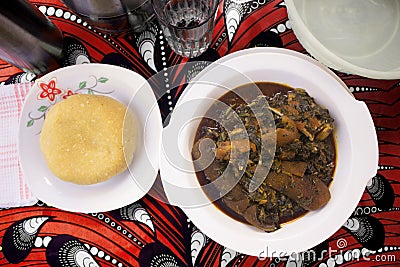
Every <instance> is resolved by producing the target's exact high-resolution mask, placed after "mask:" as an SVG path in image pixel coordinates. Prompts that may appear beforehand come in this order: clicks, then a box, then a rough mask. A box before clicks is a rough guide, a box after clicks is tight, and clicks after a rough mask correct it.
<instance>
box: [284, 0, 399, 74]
mask: <svg viewBox="0 0 400 267" xmlns="http://www.w3.org/2000/svg"><path fill="white" fill-rule="evenodd" d="M285 5H286V8H287V13H288V18H289V21H291V22H292V23H291V26H292V28H293V32H294V34H295V35H296V37H297V39H298V40H299V42H300V44H301V45H302V46H303V47H304V48H305V49H306V50H307V51H308V52H309V53H310V54H311V55H312V56H314V57H315V58H317V59H318V60H319V61H320V62H322V63H323V64H325V65H327V66H328V67H331V68H333V69H335V70H338V71H341V72H345V73H351V74H355V75H360V76H364V77H368V78H373V79H385V80H395V79H400V69H397V70H391V71H377V70H371V69H368V68H364V67H360V66H357V65H354V64H352V63H350V62H349V61H347V60H345V59H343V58H341V57H339V56H337V55H335V54H334V53H333V52H332V51H330V50H329V49H327V48H326V47H325V46H324V45H323V44H322V43H321V42H320V41H319V40H318V39H317V38H316V37H315V36H314V35H313V34H312V33H311V31H310V30H309V29H308V28H307V26H306V25H305V23H304V21H303V18H302V17H301V16H300V14H299V12H298V11H297V9H296V7H295V4H294V0H285ZM302 36H306V37H307V38H308V39H310V41H307V40H305V38H302ZM311 43H313V44H315V45H314V46H313V45H311ZM340 66H342V67H340Z"/></svg>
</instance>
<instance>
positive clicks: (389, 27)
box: [285, 0, 400, 79]
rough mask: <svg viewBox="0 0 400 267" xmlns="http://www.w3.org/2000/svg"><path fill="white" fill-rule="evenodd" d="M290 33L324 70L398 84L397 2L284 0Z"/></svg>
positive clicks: (399, 16)
mask: <svg viewBox="0 0 400 267" xmlns="http://www.w3.org/2000/svg"><path fill="white" fill-rule="evenodd" d="M285 3H286V6H287V10H288V15H289V19H290V22H291V24H292V27H293V31H294V33H295V34H296V36H297V38H298V39H299V41H300V43H301V44H302V45H303V46H304V48H305V49H306V50H307V51H308V52H309V53H310V54H311V55H312V56H313V57H315V58H316V59H318V60H319V61H321V62H322V63H324V64H325V65H327V66H329V67H331V68H333V69H336V70H339V71H342V72H346V73H351V74H357V75H361V76H365V77H369V78H376V79H400V1H398V0H378V1H376V0H336V1H330V0H285Z"/></svg>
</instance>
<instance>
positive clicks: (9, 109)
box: [0, 83, 37, 208]
mask: <svg viewBox="0 0 400 267" xmlns="http://www.w3.org/2000/svg"><path fill="white" fill-rule="evenodd" d="M31 86H32V84H31V83H23V84H11V85H0V208H7V207H18V206H28V205H33V204H34V203H36V202H37V198H36V197H35V196H34V195H33V194H32V193H31V192H30V191H29V188H28V186H27V185H26V183H25V178H24V176H23V175H22V172H21V166H20V163H19V157H18V148H17V139H18V121H19V115H20V113H21V110H22V104H23V102H24V99H25V96H26V94H27V93H28V91H29V89H30V88H31Z"/></svg>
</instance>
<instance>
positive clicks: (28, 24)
mask: <svg viewBox="0 0 400 267" xmlns="http://www.w3.org/2000/svg"><path fill="white" fill-rule="evenodd" d="M62 39H63V37H62V33H61V31H60V30H59V29H58V28H57V27H56V26H55V25H54V24H53V23H52V22H51V21H50V20H49V19H48V18H47V17H46V16H45V15H43V14H42V12H40V10H39V9H38V8H36V7H35V6H34V5H32V4H31V3H29V2H28V1H27V0H12V1H0V58H2V59H3V60H5V61H7V62H9V63H11V64H13V65H15V66H16V67H18V68H20V69H22V70H24V71H29V72H33V73H35V74H37V75H41V74H44V73H46V72H48V71H51V70H54V69H56V68H57V67H59V66H60V65H59V62H60V60H61V58H62V48H63V44H62Z"/></svg>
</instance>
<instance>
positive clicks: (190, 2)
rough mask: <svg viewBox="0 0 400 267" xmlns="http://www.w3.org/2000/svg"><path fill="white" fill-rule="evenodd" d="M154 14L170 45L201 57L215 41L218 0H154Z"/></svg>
mask: <svg viewBox="0 0 400 267" xmlns="http://www.w3.org/2000/svg"><path fill="white" fill-rule="evenodd" d="M152 4H153V8H154V13H155V15H156V17H157V19H158V21H159V23H160V26H161V28H162V29H163V31H164V35H165V38H166V39H167V42H168V44H169V45H170V47H171V48H172V49H173V50H174V51H175V52H176V53H177V54H179V55H181V56H184V57H190V58H191V57H197V56H199V55H201V54H202V53H203V52H204V51H206V50H207V48H208V46H209V45H210V43H211V38H212V33H213V30H214V22H215V16H216V11H217V9H218V4H219V2H218V0H152Z"/></svg>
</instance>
